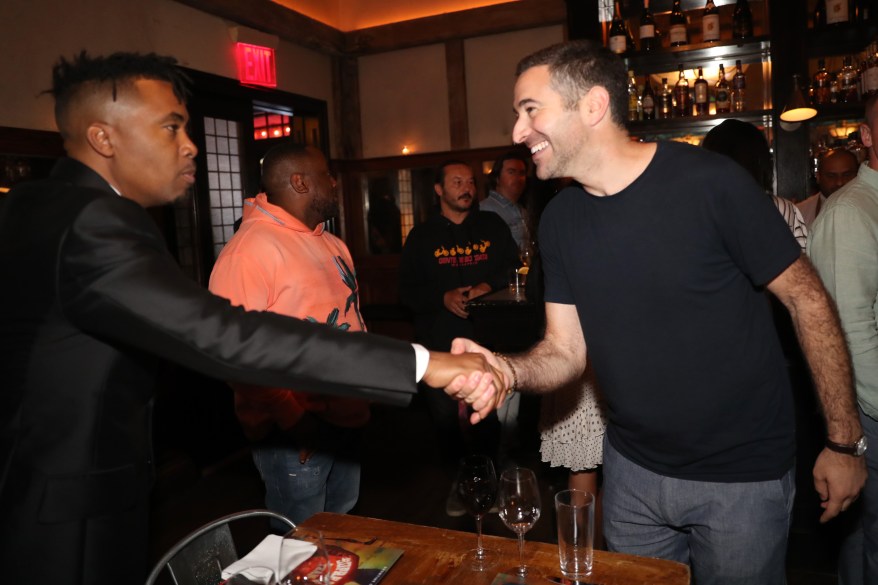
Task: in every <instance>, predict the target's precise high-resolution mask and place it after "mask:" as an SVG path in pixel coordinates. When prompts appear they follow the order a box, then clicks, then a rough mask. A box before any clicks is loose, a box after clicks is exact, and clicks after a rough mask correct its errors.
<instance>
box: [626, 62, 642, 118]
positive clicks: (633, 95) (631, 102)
mask: <svg viewBox="0 0 878 585" xmlns="http://www.w3.org/2000/svg"><path fill="white" fill-rule="evenodd" d="M639 119H640V92H639V91H637V80H636V79H634V71H628V120H631V121H634V120H639Z"/></svg>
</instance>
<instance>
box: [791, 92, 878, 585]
mask: <svg viewBox="0 0 878 585" xmlns="http://www.w3.org/2000/svg"><path fill="white" fill-rule="evenodd" d="M860 134H861V135H862V137H863V144H864V145H865V146H866V148H867V149H868V153H869V158H868V161H867V162H866V163H864V164H862V165H860V167H859V171H858V172H857V176H856V178H855V179H854V180H852V181H850V182H849V183H847V184H846V185H845V186H844V187H842V188H840V189H838V191H837V192H836V193H835V194H834V195H833V196H832V197H830V198H829V199H828V200H827V201H826V205H825V206H824V207H823V210H822V211H821V212H820V215H818V216H817V219H816V220H815V221H814V225H813V226H812V229H811V238H810V240H809V241H808V254H809V255H810V256H811V261H812V262H813V263H814V266H815V267H816V268H817V271H818V272H819V274H820V277H821V278H822V279H823V282H824V284H825V285H826V288H827V290H828V291H829V293H830V294H831V295H832V296H833V298H834V299H835V302H836V304H837V305H838V313H839V316H840V317H841V325H842V327H843V328H844V331H845V334H846V336H847V340H848V344H849V346H850V350H851V356H852V357H853V366H854V382H855V387H856V392H857V402H858V403H859V414H860V423H861V424H862V426H863V432H864V434H865V438H864V439H863V443H862V444H861V445H859V447H860V448H865V447H866V446H868V449H866V451H865V453H862V452H861V451H860V450H858V452H854V453H852V454H851V456H853V457H865V460H866V466H867V468H868V477H867V479H866V487H865V489H864V490H863V496H862V498H861V501H860V502H859V506H860V507H859V509H858V510H856V511H855V512H854V513H855V514H858V519H857V525H856V528H855V530H854V532H853V534H851V535H850V536H849V537H848V538H847V539H846V540H845V542H844V544H843V545H842V549H841V553H840V557H839V566H838V573H839V582H840V583H843V584H844V585H851V584H864V583H865V584H868V583H878V334H876V329H878V314H876V310H875V307H876V303H878V244H876V242H878V153H876V151H875V149H876V141H878V97H876V96H874V95H873V96H872V97H870V98H869V100H868V101H867V102H866V121H865V123H864V124H862V125H861V126H860ZM866 442H868V443H869V444H868V445H866Z"/></svg>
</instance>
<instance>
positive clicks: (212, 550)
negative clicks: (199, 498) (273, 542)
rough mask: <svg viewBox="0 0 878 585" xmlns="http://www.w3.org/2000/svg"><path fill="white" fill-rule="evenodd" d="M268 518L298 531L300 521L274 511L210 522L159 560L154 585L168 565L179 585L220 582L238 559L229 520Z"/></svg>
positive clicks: (151, 581) (150, 582) (239, 514)
mask: <svg viewBox="0 0 878 585" xmlns="http://www.w3.org/2000/svg"><path fill="white" fill-rule="evenodd" d="M256 517H265V518H273V519H275V520H278V521H280V522H282V523H284V524H286V525H287V526H289V527H290V530H295V528H296V524H295V523H294V522H293V521H292V520H290V519H289V518H287V517H286V516H283V515H281V514H278V513H276V512H272V511H270V510H245V511H243V512H236V513H234V514H229V515H228V516H223V517H222V518H218V519H216V520H214V521H212V522H209V523H207V524H205V525H204V526H202V527H201V528H198V529H197V530H195V531H193V532H191V533H190V534H188V535H187V536H185V537H183V538H182V539H181V540H180V541H179V542H177V544H175V545H174V546H173V547H171V549H170V550H169V551H168V552H167V553H165V555H164V556H163V557H162V558H161V559H159V560H158V562H156V564H155V566H154V567H153V570H152V572H151V573H150V574H149V577H147V579H146V585H153V584H154V583H155V581H156V579H157V578H158V576H159V575H160V574H161V572H162V571H163V570H164V569H165V567H167V568H168V572H169V573H170V574H171V578H172V579H173V580H174V583H175V585H216V584H217V583H219V582H220V581H221V579H222V570H223V567H227V566H229V565H230V564H232V563H233V562H235V561H236V560H237V559H238V553H237V551H236V550H235V542H234V540H233V539H232V531H231V530H230V528H229V523H231V522H233V521H235V520H242V519H244V518H256Z"/></svg>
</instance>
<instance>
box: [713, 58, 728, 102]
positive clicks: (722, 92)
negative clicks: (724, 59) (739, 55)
mask: <svg viewBox="0 0 878 585" xmlns="http://www.w3.org/2000/svg"><path fill="white" fill-rule="evenodd" d="M714 97H715V99H716V113H717V114H725V113H727V112H731V111H732V92H731V89H730V87H729V82H728V80H726V70H725V68H723V66H722V63H720V66H719V79H717V80H716V86H715V90H714Z"/></svg>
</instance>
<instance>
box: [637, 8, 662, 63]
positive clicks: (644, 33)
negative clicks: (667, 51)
mask: <svg viewBox="0 0 878 585" xmlns="http://www.w3.org/2000/svg"><path fill="white" fill-rule="evenodd" d="M659 48H660V47H659V42H658V39H657V38H656V36H655V17H653V15H652V10H650V9H649V0H643V12H641V13H640V50H641V51H643V52H645V53H649V52H651V51H656V50H658V49H659Z"/></svg>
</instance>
